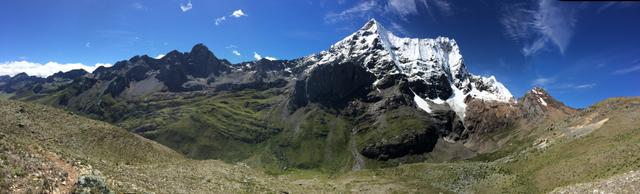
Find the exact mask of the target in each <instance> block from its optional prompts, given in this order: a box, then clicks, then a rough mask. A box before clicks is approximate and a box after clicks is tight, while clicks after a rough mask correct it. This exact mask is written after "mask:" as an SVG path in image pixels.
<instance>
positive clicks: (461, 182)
mask: <svg viewBox="0 0 640 194" xmlns="http://www.w3.org/2000/svg"><path fill="white" fill-rule="evenodd" d="M0 115H2V116H1V117H0V150H1V152H0V175H1V178H0V193H40V192H44V193H47V192H52V193H68V192H76V193H80V192H81V191H89V190H91V191H103V193H109V191H111V192H114V193H129V192H133V193H543V192H553V193H585V192H600V191H602V192H613V193H637V192H640V190H639V189H640V188H639V187H638V185H640V178H639V177H640V176H639V175H638V174H639V173H638V172H639V170H640V128H639V126H640V120H639V119H638V118H640V99H639V98H618V99H610V100H607V101H604V102H601V103H599V104H597V105H594V106H593V107H591V108H589V109H587V110H584V111H582V112H580V113H578V114H577V115H575V116H573V117H571V118H568V119H566V120H564V121H562V122H559V123H554V124H553V125H551V126H552V127H550V126H540V127H538V128H537V129H534V130H533V131H531V132H530V133H528V134H526V135H523V137H524V138H522V139H520V140H512V141H510V142H509V144H508V146H506V147H504V148H503V149H501V150H499V151H497V152H494V153H491V154H484V155H480V156H478V157H476V158H474V159H471V160H467V161H458V162H449V163H415V164H404V165H400V166H398V167H391V168H382V169H364V170H360V171H355V172H349V173H344V174H335V175H330V174H324V173H321V172H318V171H314V170H296V169H291V170H289V171H287V172H286V173H284V174H281V175H270V174H266V173H264V172H262V171H260V170H257V169H254V168H251V167H249V166H247V165H245V164H243V163H235V164H228V163H224V162H221V161H218V160H192V159H188V158H185V157H184V156H183V155H181V154H179V153H177V152H175V151H173V150H171V149H169V148H167V147H165V146H162V145H160V144H158V143H155V142H152V141H149V140H147V139H144V138H142V137H140V136H137V135H134V134H131V133H129V132H127V131H126V130H124V129H121V128H118V127H114V126H112V125H110V124H107V123H104V122H99V121H95V120H90V119H87V118H83V117H80V116H77V115H75V114H73V113H70V112H68V111H64V110H59V109H55V108H50V107H46V106H42V105H34V104H28V103H23V102H17V101H10V100H0ZM603 121H604V122H603Z"/></svg>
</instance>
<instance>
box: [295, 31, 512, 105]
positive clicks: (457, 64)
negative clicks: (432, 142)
mask: <svg viewBox="0 0 640 194" xmlns="http://www.w3.org/2000/svg"><path fill="white" fill-rule="evenodd" d="M304 60H306V61H308V62H312V63H311V64H313V65H311V66H309V67H308V68H307V69H306V72H310V71H313V69H314V68H315V67H317V66H321V65H325V64H332V63H345V62H352V63H357V64H362V65H363V67H364V68H365V69H366V70H367V71H369V72H371V73H373V74H374V75H375V76H376V78H377V79H378V81H376V82H374V86H375V87H379V85H378V84H380V80H383V79H385V78H387V77H389V76H390V75H398V74H400V75H402V77H405V78H406V79H407V80H408V81H409V82H411V83H414V84H413V85H419V86H420V87H416V88H412V91H413V92H414V93H415V94H416V95H418V96H419V97H420V98H421V99H425V101H430V102H432V103H438V104H439V103H443V102H446V103H447V104H449V106H450V107H451V109H452V110H454V111H456V112H457V113H458V115H459V116H461V117H464V113H465V110H466V104H465V99H466V98H467V97H468V96H470V97H472V98H477V99H483V100H493V101H500V102H506V103H511V102H515V101H514V100H513V96H512V95H511V93H510V92H509V90H507V88H506V87H504V85H502V83H500V82H498V81H497V80H496V78H495V77H494V76H490V77H482V76H477V75H473V74H471V73H470V72H469V71H468V70H467V68H466V66H465V63H464V59H463V57H462V54H461V51H460V48H459V46H458V43H457V42H456V41H455V40H453V39H450V38H447V37H437V38H405V37H398V36H396V35H395V34H393V33H392V32H391V31H389V30H387V29H386V28H385V27H384V26H382V25H381V24H380V23H379V22H378V21H376V20H375V19H371V20H369V21H368V22H367V23H366V24H365V25H364V26H363V27H362V28H360V29H359V30H358V31H356V32H354V33H353V34H351V35H349V36H347V37H346V38H344V39H342V40H340V41H338V42H337V43H336V44H334V45H332V46H331V48H330V49H329V50H327V51H322V52H321V53H319V54H316V55H312V56H309V57H307V58H305V59H304ZM416 99H417V98H416ZM421 104H424V103H421Z"/></svg>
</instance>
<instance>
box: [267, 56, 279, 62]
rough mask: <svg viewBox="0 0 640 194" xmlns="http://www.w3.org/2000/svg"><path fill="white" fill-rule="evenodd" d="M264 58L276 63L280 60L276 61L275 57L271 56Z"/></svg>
mask: <svg viewBox="0 0 640 194" xmlns="http://www.w3.org/2000/svg"><path fill="white" fill-rule="evenodd" d="M264 58H265V59H267V60H269V61H275V60H278V59H276V58H275V57H271V56H266V57H264Z"/></svg>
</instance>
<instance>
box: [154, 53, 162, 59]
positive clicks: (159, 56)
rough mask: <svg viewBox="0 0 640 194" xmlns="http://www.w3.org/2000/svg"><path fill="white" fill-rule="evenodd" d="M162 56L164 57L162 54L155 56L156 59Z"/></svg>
mask: <svg viewBox="0 0 640 194" xmlns="http://www.w3.org/2000/svg"><path fill="white" fill-rule="evenodd" d="M162 57H164V54H159V55H158V56H156V57H155V58H156V59H161V58H162Z"/></svg>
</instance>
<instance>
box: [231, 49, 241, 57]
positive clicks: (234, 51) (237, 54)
mask: <svg viewBox="0 0 640 194" xmlns="http://www.w3.org/2000/svg"><path fill="white" fill-rule="evenodd" d="M231 52H232V53H233V54H234V55H236V56H240V55H241V54H240V52H238V51H237V50H233V51H231Z"/></svg>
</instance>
